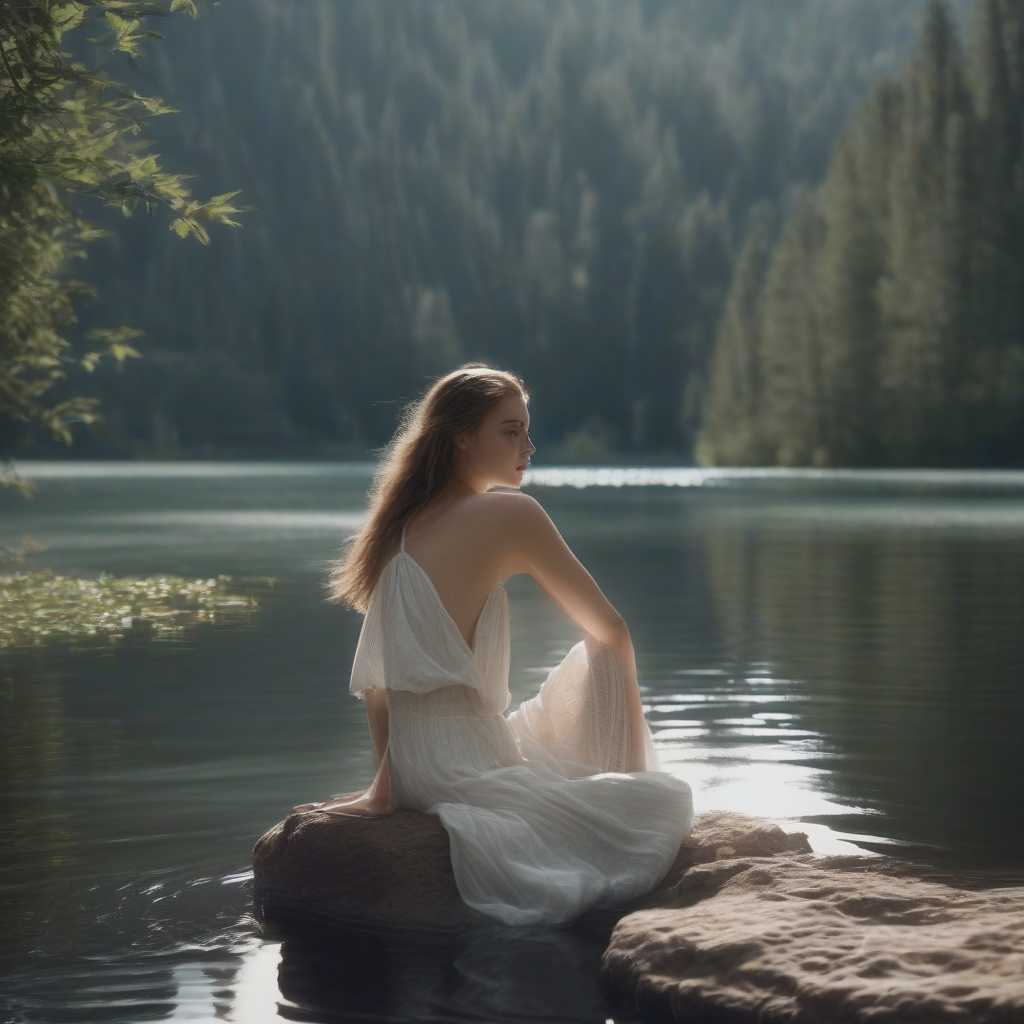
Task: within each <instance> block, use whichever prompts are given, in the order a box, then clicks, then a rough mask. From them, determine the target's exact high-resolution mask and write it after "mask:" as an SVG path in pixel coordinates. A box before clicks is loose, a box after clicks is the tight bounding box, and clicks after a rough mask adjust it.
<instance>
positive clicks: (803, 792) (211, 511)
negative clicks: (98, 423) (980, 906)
mask: <svg viewBox="0 0 1024 1024" xmlns="http://www.w3.org/2000/svg"><path fill="white" fill-rule="evenodd" d="M26 469H27V473H28V475H29V476H30V477H31V478H32V479H34V480H35V482H36V483H37V484H38V487H39V497H38V499H37V500H36V501H35V502H33V503H30V504H26V503H24V502H23V501H22V500H21V499H20V498H18V497H17V496H15V495H12V494H7V493H0V544H3V545H6V546H8V547H11V548H14V547H16V546H17V545H18V544H20V542H21V541H22V539H23V538H24V537H26V536H31V537H32V538H33V539H34V540H35V541H36V542H37V543H39V544H42V545H44V546H45V548H46V550H45V551H44V552H43V553H42V554H41V555H38V556H35V557H34V558H32V559H31V561H30V564H27V566H26V567H29V568H51V569H53V571H54V572H58V573H71V574H80V575H95V574H98V573H99V572H101V571H105V572H111V573H115V574H117V575H119V576H128V575H137V576H143V575H153V574H158V573H167V574H175V575H179V576H183V577H186V578H189V577H191V578H202V579H207V578H216V576H217V575H218V574H220V573H225V574H232V575H236V576H272V577H274V578H275V579H277V580H278V581H279V582H278V584H277V586H276V587H275V588H274V590H273V591H272V592H271V593H269V594H267V595H266V599H265V600H264V599H263V598H262V597H261V608H260V610H259V612H258V613H257V614H256V615H255V616H253V617H251V618H249V619H246V620H245V621H239V622H231V623H226V624H218V625H206V626H199V627H196V628H195V629H191V630H188V631H186V632H185V633H184V634H181V635H175V636H171V637H150V636H144V635H143V636H126V637H125V638H124V640H123V641H122V642H121V643H119V644H118V645H114V646H112V645H110V644H106V643H103V642H101V641H95V642H87V643H82V644H78V645H76V646H72V645H70V644H63V645H61V644H54V645H49V646H45V647H42V648H39V649H36V650H7V651H4V652H2V656H0V708H2V712H0V715H2V717H0V800H2V805H0V822H2V824H0V829H2V841H3V842H2V852H0V871H2V876H0V929H2V931H0V953H2V956H3V974H4V978H5V980H4V981H3V983H2V987H0V1010H3V1015H2V1016H3V1018H4V1019H7V1018H8V1017H9V1018H11V1019H14V1020H19V1021H21V1020H25V1021H30V1020H31V1021H35V1020H39V1021H51V1020H52V1021H57V1020H60V1021H71V1020H82V1021H86V1020H88V1021H93V1020H109V1021H136V1020H163V1019H178V1020H187V1019H192V1020H209V1019H213V1018H219V1019H226V1020H240V1021H246V1022H250V1021H252V1022H256V1021H260V1020H265V1019H266V1020H269V1019H280V1018H281V1017H286V1018H289V1019H297V1020H327V1019H336V1018H338V1017H341V1018H346V1017H347V1018H350V1019H361V1020H362V1019H367V1018H371V1017H372V1018H373V1019H377V1020H403V1021H404V1020H409V1021H412V1020H424V1021H425V1020H439V1021H440V1020H466V1021H471V1020H479V1021H484V1020H487V1021H493V1020H519V1019H522V1018H523V1017H531V1018H534V1019H536V1020H538V1021H542V1020H551V1021H591V1020H592V1021H597V1022H600V1021H604V1020H605V1019H607V1018H608V1017H610V1016H612V1013H611V1011H609V1010H608V1007H607V1006H606V1005H605V1003H604V1000H603V996H602V994H601V992H600V988H599V986H598V983H597V973H596V963H597V958H598V956H599V954H600V946H601V942H600V938H599V937H587V936H581V935H575V934H574V933H572V932H565V931H562V932H551V931H547V932H545V931H543V930H541V931H532V932H519V933H513V932H511V931H510V930H508V929H499V928H495V929H494V930H493V931H492V932H490V933H488V934H486V935H481V934H478V935H476V936H474V937H472V939H470V938H467V937H462V939H458V938H456V939H454V940H452V941H450V942H447V943H433V944H429V945H427V946H424V944H423V943H422V942H419V943H417V942H413V941H412V940H411V939H410V938H409V937H404V938H402V939H397V938H395V937H391V938H389V939H387V940H384V939H382V938H381V937H376V938H374V937H371V936H366V935H334V936H331V937H325V936H323V935H316V936H313V935H309V934H307V935H305V936H304V937H303V936H298V935H296V934H294V932H293V931H289V932H287V934H284V935H283V938H282V935H279V934H276V935H274V936H273V937H270V938H261V937H260V934H259V932H258V930H257V928H256V926H255V924H254V922H252V921H251V919H249V917H248V913H249V909H250V908H249V896H248V884H249V883H248V875H247V869H248V865H249V857H250V850H251V847H252V843H253V842H254V840H255V839H256V838H257V837H258V835H259V834H260V833H261V832H262V831H263V830H264V829H265V828H266V827H268V826H269V825H270V824H272V823H273V822H274V821H276V820H278V819H279V818H280V817H282V816H283V814H284V813H285V812H286V811H287V810H288V808H290V807H291V805H292V804H294V803H297V802H300V801H302V800H306V799H311V798H319V797H322V796H325V795H328V794H330V793H333V792H339V791H344V790H348V789H355V788H357V787H358V786H359V785H361V784H363V783H365V781H367V780H368V778H369V777H370V768H371V764H372V758H371V756H370V752H369V745H368V740H367V736H366V726H365V718H364V716H363V714H362V710H361V706H360V705H359V704H358V703H357V702H356V701H354V700H352V699H351V698H349V697H348V696H347V694H346V683H347V672H348V668H349V665H350V662H351V657H352V652H353V650H354V646H355V641H356V637H357V634H358V628H359V619H358V617H357V616H355V615H352V614H351V613H347V612H342V611H339V610H337V609H334V608H330V607H328V606H326V605H325V604H324V603H323V602H322V600H321V596H322V590H321V581H322V578H323V568H324V564H325V562H326V560H328V559H329V558H331V557H332V556H333V555H334V554H335V552H336V550H337V547H338V545H339V544H340V542H341V540H342V538H343V537H344V535H345V534H346V533H347V532H348V531H350V530H351V529H353V528H354V527H355V526H356V525H357V524H358V522H359V521H360V516H361V515H362V511H363V498H364V494H365V489H366V486H367V484H368V482H369V475H370V469H371V467H369V466H368V465H354V464H352V465H315V466H304V465H301V464H201V465H198V466H194V465H193V466H190V465H188V464H144V465H136V464H127V463H122V464H117V465H114V466H110V465H103V464H79V465H75V464H67V463H65V464H47V465H37V466H31V465H30V466H28V467H26ZM645 474H646V475H645ZM530 486H531V488H532V492H533V493H534V494H535V495H536V496H537V497H538V498H539V499H540V500H541V501H542V503H543V504H544V505H545V507H547V508H548V509H549V511H550V512H551V514H552V516H553V518H554V519H555V521H556V523H557V524H558V525H559V527H560V528H561V529H562V531H563V533H564V534H565V536H566V538H567V539H568V540H569V542H570V543H571V544H572V546H573V547H574V549H575V550H576V551H577V553H578V554H579V555H580V556H581V558H582V559H583V561H584V563H585V564H586V565H587V566H588V567H589V568H590V569H591V570H592V572H593V573H594V575H595V576H596V577H597V579H598V580H599V582H600V583H601V584H602V585H603V586H604V587H605V589H606V591H607V592H608V594H609V596H610V597H611V599H612V600H613V602H614V603H615V604H616V605H617V606H618V607H619V608H620V610H621V611H622V612H623V614H624V615H625V617H626V618H627V620H628V621H629V623H630V626H631V629H632V631H633V634H634V640H635V643H636V647H637V651H638V657H639V662H640V672H641V679H642V683H643V687H644V700H645V704H646V706H647V713H648V716H649V720H650V722H651V724H652V728H653V729H654V731H655V737H656V742H657V744H658V747H659V750H660V753H661V756H662V759H663V762H664V766H665V768H666V769H667V770H670V771H672V772H675V773H678V774H679V775H681V776H683V777H685V778H686V779H688V780H689V781H690V782H691V784H692V785H693V787H694V791H695V802H696V803H697V809H698V811H701V810H709V809H712V808H723V807H724V808H732V809H737V810H742V811H746V812H749V813H754V814H761V815H765V816H768V817H772V818H775V819H777V820H779V821H780V823H781V824H782V825H783V827H786V828H790V829H794V828H800V829H804V830H807V831H809V832H810V834H811V840H812V844H813V845H814V846H815V848H816V849H818V850H820V851H831V850H842V849H846V850H849V849H862V850H863V849H869V850H887V851H889V852H893V851H895V852H897V853H903V854H904V855H911V856H915V857H926V858H928V859H932V860H935V861H941V862H944V863H948V862H955V863H958V864H960V865H964V866H971V867H975V868H984V867H1006V866H1016V867H1019V866H1020V863H1019V859H1020V858H1019V853H1018V851H1019V849H1020V842H1021V839H1022V838H1024V834H1022V833H1024V823H1022V822H1021V819H1020V817H1019V815H1018V814H1017V813H1016V808H1017V807H1019V806H1020V804H1021V799H1022V797H1024V770H1022V769H1024V754H1022V750H1024V747H1022V745H1020V744H1019V743H1018V742H1017V737H1016V733H1017V731H1018V729H1019V723H1020V721H1021V713H1022V711H1024V689H1022V687H1021V685H1020V683H1021V679H1022V676H1024V630H1021V629H1020V623H1021V621H1024V593H1022V588H1021V585H1020V580H1021V579H1022V578H1024V475H1022V474H1016V473H993V474H980V473H948V472H942V473H911V474H902V473H892V472H885V473H862V474H858V473H828V472H806V473H802V472H794V473H786V472H775V471H752V472H708V471H704V470H689V469H657V470H605V469H601V470H593V469H573V470H560V469H552V470H539V471H536V472H534V473H533V474H532V482H531V484H530ZM509 590H510V595H511V603H512V615H513V667H512V690H513V701H514V702H517V701H518V700H521V699H522V698H524V697H525V696H527V695H529V694H531V693H533V692H535V690H536V687H537V685H538V684H539V682H540V680H541V679H542V678H543V675H544V673H545V671H546V670H547V669H548V668H549V667H550V666H552V665H554V664H555V663H557V661H558V660H559V659H560V658H561V657H562V656H563V655H564V654H565V652H566V651H567V650H568V649H569V647H570V646H571V645H572V643H573V642H574V640H575V638H576V637H575V633H574V631H573V629H572V628H571V626H569V625H568V624H567V623H566V622H565V621H564V620H562V619H561V617H560V616H559V615H558V614H557V613H554V612H552V610H551V609H550V607H549V605H548V604H547V603H546V601H545V600H544V599H542V598H541V597H540V596H539V595H538V594H537V592H536V590H535V588H533V586H532V585H531V584H530V583H529V582H528V581H525V580H513V581H512V582H511V583H510V586H509Z"/></svg>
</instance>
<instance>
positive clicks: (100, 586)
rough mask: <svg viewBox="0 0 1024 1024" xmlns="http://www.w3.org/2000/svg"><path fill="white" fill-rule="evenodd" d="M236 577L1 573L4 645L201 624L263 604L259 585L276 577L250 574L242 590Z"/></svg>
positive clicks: (0, 615) (238, 615)
mask: <svg viewBox="0 0 1024 1024" xmlns="http://www.w3.org/2000/svg"><path fill="white" fill-rule="evenodd" d="M232 582H233V581H232V578H231V577H230V576H223V575H221V576H218V577H217V578H216V579H205V580H204V579H186V578H184V577H182V576H149V577H145V578H143V579H132V578H126V577H115V576H112V575H110V574H108V573H103V574H101V575H100V576H98V577H94V578H81V577H75V576H56V575H54V574H53V572H51V571H50V570H44V571H41V572H17V573H13V574H10V575H0V647H20V646H34V645H38V644H43V643H47V642H49V641H52V640H78V639H82V638H86V637H105V638H109V639H112V640H116V639H119V638H121V637H123V636H125V634H126V633H128V632H129V631H131V630H140V629H142V630H148V631H150V632H152V633H153V634H156V635H161V634H168V633H178V632H181V631H183V630H185V629H187V628H189V627H191V626H195V625H197V624H199V623H217V622H226V621H233V620H237V619H239V618H244V617H246V616H248V615H251V614H252V613H253V612H254V611H255V610H256V609H258V608H259V604H258V602H257V601H256V599H255V598H254V597H253V593H252V589H253V586H254V585H256V586H258V585H263V586H268V585H272V584H273V580H270V579H259V580H249V579H247V580H245V581H240V582H244V583H245V584H247V585H248V589H246V590H244V591H243V590H240V589H239V588H237V587H234V586H230V584H232Z"/></svg>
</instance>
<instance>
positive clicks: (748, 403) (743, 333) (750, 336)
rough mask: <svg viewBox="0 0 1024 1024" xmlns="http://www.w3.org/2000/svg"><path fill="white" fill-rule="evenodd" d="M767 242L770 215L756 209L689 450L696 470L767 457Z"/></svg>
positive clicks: (769, 243) (763, 208)
mask: <svg viewBox="0 0 1024 1024" xmlns="http://www.w3.org/2000/svg"><path fill="white" fill-rule="evenodd" d="M772 240H773V238H772V225H771V211H770V209H769V208H768V207H767V206H763V205H762V206H759V207H756V208H755V209H754V211H753V212H752V219H751V226H750V229H749V230H748V232H747V238H746V241H745V242H744V244H743V248H742V250H741V251H740V255H739V258H738V259H737V261H736V272H735V274H734V275H733V279H732V286H731V287H730V289H729V295H728V297H727V298H726V301H725V312H724V313H723V314H722V323H721V326H720V327H719V329H718V335H717V337H716V340H715V346H714V351H713V356H712V359H713V362H712V365H711V376H710V386H709V391H708V399H707V410H706V416H705V420H704V427H703V429H702V430H701V432H700V434H699V435H698V437H697V444H696V449H695V455H696V458H697V461H698V462H699V463H700V464H701V465H705V466H714V465H718V466H742V465H744V464H746V463H750V462H762V461H768V460H769V459H770V457H771V455H770V452H769V450H768V449H767V447H766V445H765V438H764V436H763V435H762V433H761V431H760V420H761V415H762V414H761V382H762V372H761V316H762V311H761V302H762V295H763V292H764V282H765V276H766V275H767V272H768V262H769V258H770V256H771V251H772Z"/></svg>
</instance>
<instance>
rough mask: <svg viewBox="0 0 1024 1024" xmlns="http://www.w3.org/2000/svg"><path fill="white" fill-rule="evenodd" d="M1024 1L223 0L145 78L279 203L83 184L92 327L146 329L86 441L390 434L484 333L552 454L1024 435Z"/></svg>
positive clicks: (839, 447) (991, 455) (83, 384)
mask: <svg viewBox="0 0 1024 1024" xmlns="http://www.w3.org/2000/svg"><path fill="white" fill-rule="evenodd" d="M1022 2H1024V0H978V2H977V4H971V3H970V2H969V0H957V2H955V3H947V4H943V3H940V2H938V0H929V2H925V0H912V2H910V0H908V2H907V3H900V4H893V3H891V2H888V0H856V2H850V0H717V2H715V3H708V2H706V0H558V2H550V0H494V2H490V3H486V4H482V3H479V2H476V0H396V2H394V3H391V2H389V3H386V4H384V3H379V2H375V0H345V2H333V0H304V2H303V3H301V4H298V3H281V2H280V0H246V2H239V3H234V4H219V5H216V6H207V5H203V4H200V5H199V17H198V19H197V20H195V21H191V20H188V19H169V21H168V23H167V25H166V26H161V31H162V32H163V34H164V35H165V36H166V38H165V39H164V40H162V41H159V42H156V41H154V42H152V43H149V42H147V44H146V47H145V56H144V57H140V58H139V60H138V69H139V70H138V72H136V73H134V77H133V78H132V79H131V84H132V87H133V88H135V89H138V90H140V91H141V92H143V93H145V92H146V91H147V90H148V91H150V92H152V93H153V94H159V96H160V97H162V99H163V100H165V101H166V102H167V103H168V104H170V105H171V106H173V107H175V108H177V109H178V110H179V111H180V113H178V114H176V115H174V116H171V117H166V118H160V119H158V120H157V121H155V122H154V123H153V125H152V127H151V128H150V129H148V134H149V136H150V137H151V138H153V139H154V141H155V143H156V145H157V146H158V147H159V148H160V150H161V152H162V153H163V154H164V158H165V161H166V162H167V163H168V164H169V165H170V166H171V169H172V170H176V171H188V172H191V173H194V174H196V176H197V178H196V180H197V188H198V189H199V191H201V192H203V193H206V194H210V193H221V194H225V195H226V194H228V193H229V190H231V191H233V190H241V195H240V197H239V201H242V200H244V201H245V202H246V203H248V204H251V205H252V206H253V207H255V209H254V210H252V211H251V212H249V213H247V214H245V216H244V217H243V218H242V221H241V223H242V224H243V226H242V227H241V228H231V229H216V230H212V231H211V232H210V236H211V237H210V244H209V245H208V246H206V247H203V246H200V245H197V244H195V243H194V242H193V241H188V242H184V243H183V242H182V241H181V240H180V239H178V238H176V237H174V235H173V234H172V233H170V232H168V231H166V230H165V227H164V225H163V224H162V223H160V222H157V223H154V221H153V220H151V219H150V218H147V217H146V216H139V215H136V216H134V217H133V218H131V219H130V220H124V219H123V218H121V216H120V213H118V212H117V211H116V209H108V208H106V207H104V206H102V205H100V204H99V203H97V202H96V200H95V198H94V197H92V196H76V197H74V198H73V199H70V200H69V203H71V205H72V206H73V208H74V210H75V211H76V213H77V214H78V215H80V216H81V217H83V218H86V219H88V220H89V221H90V222H95V223H96V224H98V225H100V226H101V227H105V228H107V229H109V230H110V235H109V237H106V238H97V239H96V240H94V241H91V242H90V244H89V246H88V259H87V260H86V261H85V262H84V264H82V265H79V266H77V267H76V268H75V273H76V274H77V275H79V276H81V277H83V278H84V279H86V281H87V282H88V283H89V284H90V285H91V286H92V287H93V288H94V289H95V291H96V299H95V300H94V301H92V302H89V303H83V304H81V305H80V306H79V307H77V310H76V314H77V317H78V320H79V323H78V324H76V325H74V328H73V330H75V331H78V332H80V333H82V334H87V333H88V332H97V331H112V330H117V329H119V328H121V327H129V328H131V329H133V330H138V331H141V332H142V334H141V335H140V336H139V337H138V338H137V339H136V340H134V341H133V342H132V344H133V345H134V346H135V348H136V349H137V350H138V352H139V353H140V355H141V358H138V359H121V360H108V361H104V362H102V363H100V364H99V365H97V366H95V367H92V368H88V369H89V370H91V372H87V368H79V369H78V370H76V371H75V372H74V373H72V374H71V375H70V377H69V379H68V381H67V382H66V385H65V386H66V387H67V388H68V389H69V390H70V391H74V390H75V389H78V390H80V391H82V392H83V393H87V394H89V395H92V396H95V397H96V398H98V399H99V402H100V409H101V410H102V413H103V422H102V423H100V424H97V425H96V426H93V427H89V428H88V429H85V430H81V431H79V433H78V435H77V439H76V446H75V448H74V449H72V451H74V452H75V453H77V454H82V455H89V456H93V457H95V456H97V455H102V456H118V457H125V456H128V457H131V456H148V457H203V456H214V455H216V456H238V457H271V456H296V457H325V456H341V457H345V456H349V457H365V455H366V453H367V452H369V451H372V450H373V449H374V448H375V447H377V446H379V445H380V444H382V443H383V442H384V441H386V440H387V438H388V436H389V435H390V433H391V431H392V429H393V427H394V424H395V420H396V416H397V415H398V413H399V411H400V409H401V406H402V403H403V402H404V401H406V400H408V399H411V398H413V397H415V395H416V394H417V393H418V392H419V391H420V390H421V389H422V387H423V386H424V383H425V381H426V379H427V378H428V377H429V376H430V375H435V374H438V373H441V372H443V371H445V370H446V369H447V368H449V367H451V366H453V365H455V364H457V363H458V362H461V361H463V360H466V359H485V360H488V361H491V362H493V363H495V364H497V365H500V366H504V367H507V368H510V369H514V370H517V371H519V372H521V373H522V374H523V375H524V376H525V378H526V380H527V383H528V385H529V387H530V390H531V392H532V394H533V400H534V414H533V415H534V424H535V434H536V439H537V441H538V444H539V445H540V451H539V452H538V459H539V460H543V461H548V462H550V461H557V460H563V461H602V460H609V459H619V460H632V461H636V460H655V461H658V460H665V461H689V460H691V459H693V458H697V459H698V460H699V461H701V462H702V463H705V464H709V465H737V464H782V465H863V464H876V463H877V464H894V465H910V464H918V463H928V464H957V465H962V464H995V463H1013V462H1016V461H1021V460H1022V459H1024V447H1022V442H1021V438H1022V437H1024V434H1022V418H1024V397H1022V390H1021V389H1022V384H1021V381H1022V380H1024V376H1022V374H1024V357H1022V351H1024V349H1022V338H1024V334H1022V327H1021V325H1022V306H1021V300H1020V296H1019V295H1018V294H1017V293H1018V292H1019V291H1021V289H1019V288H1017V287H1016V282H1017V281H1018V280H1019V279H1020V277H1021V269H1022V267H1021V258H1022V257H1021V250H1020V238H1021V230H1020V228H1021V221H1020V216H1021V202H1022V198H1021V196H1022V175H1021V162H1020V159H1021V147H1020V137H1021V121H1022V105H1021V96H1022V92H1021V76H1020V67H1021V53H1022V43H1021V32H1022V31H1024V27H1022V26H1024V20H1022V17H1021V9H1022ZM125 73H126V74H128V73H129V72H125ZM9 449H10V451H12V452H14V453H15V454H17V455H18V456H20V457H27V456H29V455H32V454H36V455H40V454H47V455H52V454H62V453H64V452H65V451H66V449H63V447H62V446H56V445H54V444H53V442H49V441H47V439H46V435H45V432H43V431H40V430H34V431H33V430H30V429H27V428H26V429H25V430H22V431H20V432H19V433H18V434H17V436H15V437H14V438H13V440H12V442H11V444H10V445H9Z"/></svg>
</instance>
